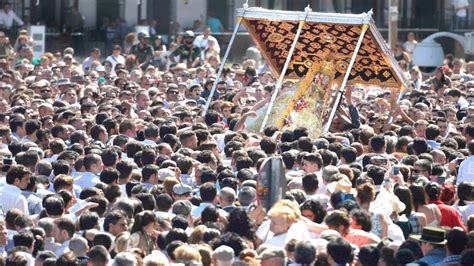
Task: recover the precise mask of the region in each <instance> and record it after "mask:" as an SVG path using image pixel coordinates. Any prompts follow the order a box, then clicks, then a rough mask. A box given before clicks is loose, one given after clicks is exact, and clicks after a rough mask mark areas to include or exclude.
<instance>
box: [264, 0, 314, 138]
mask: <svg viewBox="0 0 474 266" xmlns="http://www.w3.org/2000/svg"><path fill="white" fill-rule="evenodd" d="M305 11H306V16H305V18H304V19H303V20H300V21H299V25H298V30H297V31H296V35H295V38H294V39H293V43H292V44H291V48H290V51H289V52H288V56H287V57H286V61H285V64H284V65H283V69H282V70H281V73H280V77H278V80H277V83H276V84H275V91H274V92H273V94H272V98H271V99H270V103H269V104H268V108H267V112H266V113H265V117H264V118H263V121H262V125H261V126H260V132H263V129H265V126H266V125H267V121H268V117H269V116H270V113H271V112H272V108H273V104H274V103H275V100H276V97H277V95H278V91H280V89H281V86H282V84H283V79H284V78H285V74H286V70H287V69H288V65H289V64H290V61H291V57H292V56H293V52H294V51H295V47H296V44H297V43H298V39H299V38H300V34H301V30H302V29H303V26H304V23H305V21H306V18H307V17H308V14H309V12H311V8H309V6H307V7H306V8H305Z"/></svg>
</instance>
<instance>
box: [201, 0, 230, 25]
mask: <svg viewBox="0 0 474 266" xmlns="http://www.w3.org/2000/svg"><path fill="white" fill-rule="evenodd" d="M207 12H208V14H211V15H212V16H214V17H216V18H218V19H219V20H220V21H221V23H222V25H223V26H224V29H228V28H229V16H231V14H229V10H228V7H227V0H207ZM203 24H207V18H205V21H203Z"/></svg>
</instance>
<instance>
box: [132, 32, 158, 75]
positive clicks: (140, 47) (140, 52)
mask: <svg viewBox="0 0 474 266" xmlns="http://www.w3.org/2000/svg"><path fill="white" fill-rule="evenodd" d="M149 38H150V36H149V35H148V33H146V32H140V33H138V40H139V43H137V44H134V45H133V46H132V48H131V49H130V53H131V54H133V55H135V57H136V58H137V59H136V60H137V62H138V64H140V67H141V68H142V69H146V67H147V66H148V64H149V63H150V62H151V60H152V59H153V47H152V46H151V45H149V44H148V39H149Z"/></svg>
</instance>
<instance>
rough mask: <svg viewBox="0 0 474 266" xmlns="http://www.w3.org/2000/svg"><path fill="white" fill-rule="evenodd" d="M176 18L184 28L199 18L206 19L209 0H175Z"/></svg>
mask: <svg viewBox="0 0 474 266" xmlns="http://www.w3.org/2000/svg"><path fill="white" fill-rule="evenodd" d="M175 1H176V2H177V3H176V19H177V21H178V23H179V25H180V26H181V28H182V29H184V28H187V27H191V26H192V25H193V22H194V21H195V20H197V19H199V20H205V19H206V10H207V0H175Z"/></svg>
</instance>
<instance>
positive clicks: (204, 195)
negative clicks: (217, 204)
mask: <svg viewBox="0 0 474 266" xmlns="http://www.w3.org/2000/svg"><path fill="white" fill-rule="evenodd" d="M199 193H200V195H201V199H202V202H201V203H200V204H199V207H197V208H196V209H194V210H193V211H192V212H191V215H192V216H193V218H197V217H199V216H201V213H202V211H203V210H204V209H205V208H206V207H207V206H211V205H214V201H215V200H216V196H217V190H216V186H215V185H214V184H213V183H211V182H207V183H204V184H203V185H201V187H200V188H199ZM219 214H220V215H221V216H223V217H227V212H226V211H224V210H222V209H219Z"/></svg>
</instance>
